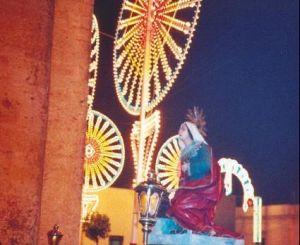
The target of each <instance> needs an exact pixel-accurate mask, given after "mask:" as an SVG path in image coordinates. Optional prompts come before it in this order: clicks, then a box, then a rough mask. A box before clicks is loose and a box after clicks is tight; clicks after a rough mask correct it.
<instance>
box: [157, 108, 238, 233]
mask: <svg viewBox="0 0 300 245" xmlns="http://www.w3.org/2000/svg"><path fill="white" fill-rule="evenodd" d="M205 124H206V123H205V120H204V116H203V112H202V111H199V110H198V108H197V107H195V108H194V109H193V110H189V112H188V114H187V121H186V122H184V123H182V124H181V126H180V128H179V132H178V134H179V139H180V140H179V146H180V149H181V157H180V160H181V163H180V164H181V175H180V181H179V188H178V189H177V190H176V192H175V194H174V197H173V198H172V199H171V200H165V201H164V203H163V204H162V208H161V209H160V212H159V215H160V216H161V217H163V216H165V217H168V218H171V219H172V222H170V220H169V221H168V222H167V224H166V226H167V227H165V228H164V229H165V231H164V232H166V233H165V234H167V233H169V234H181V233H185V232H187V230H191V231H192V232H193V233H194V234H205V235H210V236H221V237H232V238H242V236H241V235H240V234H237V233H235V232H231V231H227V230H225V229H224V228H222V227H220V226H217V225H215V224H214V217H215V211H216V206H217V203H218V202H219V201H220V199H221V197H222V194H223V181H222V177H221V172H220V167H219V165H218V164H217V163H216V162H215V161H214V160H213V155H212V149H211V147H210V146H209V145H208V143H207V142H206V140H205V138H204V137H206V130H205Z"/></svg>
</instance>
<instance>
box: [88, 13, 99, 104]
mask: <svg viewBox="0 0 300 245" xmlns="http://www.w3.org/2000/svg"><path fill="white" fill-rule="evenodd" d="M99 50H100V34H99V25H98V21H97V18H96V16H95V15H93V22H92V38H91V54H90V59H91V61H90V65H89V74H90V76H89V80H88V87H89V94H88V102H87V103H88V108H89V110H91V109H92V106H93V102H94V98H95V91H96V82H97V75H98V64H99Z"/></svg>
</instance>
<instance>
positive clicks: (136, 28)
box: [113, 0, 201, 115]
mask: <svg viewBox="0 0 300 245" xmlns="http://www.w3.org/2000/svg"><path fill="white" fill-rule="evenodd" d="M149 2H150V1H145V0H125V1H124V3H123V7H122V11H121V14H120V17H119V22H118V27H117V33H116V39H115V47H114V57H113V59H114V80H115V87H116V92H117V95H118V98H119V101H120V103H121V104H122V106H123V107H124V108H125V109H126V110H127V112H128V113H130V114H132V115H139V113H140V110H141V100H142V98H141V97H142V95H141V93H142V84H143V77H144V74H143V72H144V71H143V70H144V69H143V65H144V62H145V60H146V59H147V60H150V71H149V72H150V73H149V76H150V82H149V88H148V89H149V90H148V91H145V92H146V94H147V98H149V101H148V102H147V103H148V104H147V107H146V111H147V112H149V111H151V110H153V109H154V108H155V107H156V106H157V105H158V104H159V103H160V102H161V101H162V100H163V98H164V97H165V96H166V95H167V93H168V91H169V90H170V89H171V87H172V85H173V83H174V82H175V79H176V77H177V76H178V74H179V71H180V69H181V68H182V65H183V63H184V60H185V58H186V55H187V53H188V50H189V48H190V44H191V41H192V37H193V34H194V31H195V27H196V24H197V20H198V18H199V13H200V6H201V0H155V1H153V6H152V8H151V9H149V6H148V3H149ZM149 15H150V19H151V23H150V29H151V33H150V40H148V39H147V38H146V33H147V31H146V30H147V26H148V25H147V24H148V20H149ZM146 42H147V45H149V46H150V54H149V57H148V56H147V57H145V47H146ZM149 42H150V44H149ZM147 72H148V71H147Z"/></svg>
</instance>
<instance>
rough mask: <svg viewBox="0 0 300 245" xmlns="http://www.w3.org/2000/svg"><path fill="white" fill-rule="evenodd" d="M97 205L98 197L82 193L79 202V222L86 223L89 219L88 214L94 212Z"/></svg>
mask: <svg viewBox="0 0 300 245" xmlns="http://www.w3.org/2000/svg"><path fill="white" fill-rule="evenodd" d="M98 205H99V196H98V195H95V194H94V195H93V194H89V193H84V192H83V194H82V202H81V222H86V221H87V220H88V219H89V216H90V214H92V213H93V212H95V211H96V209H97V207H98Z"/></svg>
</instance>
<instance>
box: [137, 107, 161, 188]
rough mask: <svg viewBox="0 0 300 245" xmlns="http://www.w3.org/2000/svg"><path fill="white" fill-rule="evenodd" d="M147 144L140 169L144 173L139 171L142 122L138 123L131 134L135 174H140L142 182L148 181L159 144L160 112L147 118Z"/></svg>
mask: <svg viewBox="0 0 300 245" xmlns="http://www.w3.org/2000/svg"><path fill="white" fill-rule="evenodd" d="M144 126H145V127H144V128H145V131H144V136H145V144H144V149H143V152H144V159H143V165H142V166H140V168H142V169H143V171H141V170H140V171H139V170H138V168H139V165H138V151H139V147H140V144H139V136H140V122H139V121H136V122H135V123H134V124H133V128H132V132H131V148H132V152H133V160H134V167H135V174H136V175H138V174H140V175H141V176H138V178H139V179H140V180H141V181H145V180H146V177H147V176H146V174H147V173H148V171H149V169H150V166H151V163H152V157H153V153H154V150H155V146H156V143H157V139H158V135H159V129H160V112H159V111H155V112H154V113H153V114H152V115H151V116H149V117H148V118H146V121H145V125H144ZM136 184H137V183H136V179H134V183H133V186H135V185H136Z"/></svg>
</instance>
